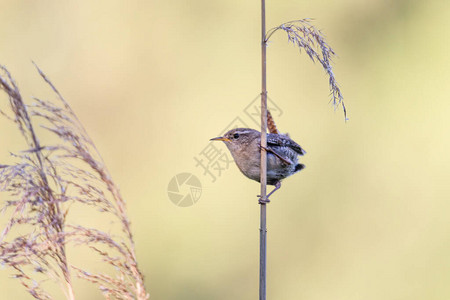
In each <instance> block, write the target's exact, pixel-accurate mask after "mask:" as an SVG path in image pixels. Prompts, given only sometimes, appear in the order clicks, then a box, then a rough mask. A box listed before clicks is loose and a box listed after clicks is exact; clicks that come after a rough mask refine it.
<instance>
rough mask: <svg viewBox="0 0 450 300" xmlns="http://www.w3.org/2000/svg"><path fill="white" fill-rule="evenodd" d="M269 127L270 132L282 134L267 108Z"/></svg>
mask: <svg viewBox="0 0 450 300" xmlns="http://www.w3.org/2000/svg"><path fill="white" fill-rule="evenodd" d="M267 129H268V130H269V133H276V134H280V132H279V131H278V129H277V125H276V124H275V121H274V120H273V118H272V114H271V113H270V111H269V110H267Z"/></svg>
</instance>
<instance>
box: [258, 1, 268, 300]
mask: <svg viewBox="0 0 450 300" xmlns="http://www.w3.org/2000/svg"><path fill="white" fill-rule="evenodd" d="M266 46H267V45H266V3H265V0H261V75H262V76H261V178H260V182H261V201H260V202H259V203H260V228H259V234H260V237H259V243H260V252H259V299H260V300H266V283H267V276H266V275H267V274H266V270H267V268H266V262H267V225H266V201H267V196H266V192H267V152H266V151H265V150H264V149H266V148H267V71H266V50H267V47H266Z"/></svg>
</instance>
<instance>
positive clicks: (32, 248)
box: [0, 66, 149, 300]
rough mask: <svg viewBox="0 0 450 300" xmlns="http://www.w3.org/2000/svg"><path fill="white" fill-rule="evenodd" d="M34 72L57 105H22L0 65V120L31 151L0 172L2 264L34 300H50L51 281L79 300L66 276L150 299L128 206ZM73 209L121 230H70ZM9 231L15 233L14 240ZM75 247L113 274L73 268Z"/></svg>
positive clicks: (76, 124)
mask: <svg viewBox="0 0 450 300" xmlns="http://www.w3.org/2000/svg"><path fill="white" fill-rule="evenodd" d="M36 68H37V70H38V72H39V74H40V75H41V77H42V78H43V79H44V80H45V82H46V83H47V84H48V85H49V86H50V88H51V89H52V91H53V92H54V93H55V94H56V98H57V101H54V102H50V101H45V100H41V99H38V98H34V100H35V101H34V102H33V103H32V104H31V105H27V104H25V103H24V101H23V98H22V96H21V94H20V91H19V88H18V86H17V85H16V83H15V82H14V80H13V78H12V76H11V75H10V73H9V72H8V70H7V69H6V68H5V67H3V66H0V71H1V74H0V89H1V90H3V91H4V92H5V93H6V95H7V96H8V98H9V108H10V111H9V112H8V111H0V113H1V114H2V115H3V116H5V117H7V118H8V119H10V120H12V121H13V122H14V123H15V124H16V125H17V128H18V129H19V131H20V133H21V134H22V136H23V138H24V139H25V141H26V143H27V147H28V149H26V150H25V151H22V152H20V153H17V154H13V158H14V159H15V161H16V162H15V163H14V164H11V165H5V164H2V165H0V192H4V193H6V194H7V195H8V196H9V197H10V199H9V200H7V201H6V202H5V203H2V205H3V206H2V209H1V211H2V213H3V215H5V214H6V213H7V212H8V213H9V215H10V218H9V221H8V222H7V225H6V226H5V228H4V229H3V232H2V233H1V235H0V262H1V263H2V264H3V265H5V266H9V267H11V268H12V269H13V270H14V273H15V274H14V277H15V278H17V279H19V280H20V282H21V283H22V285H23V286H24V287H25V288H26V289H27V290H28V292H29V293H30V294H31V295H32V296H33V297H34V298H36V299H55V296H54V295H51V294H50V293H49V292H48V291H47V290H46V289H45V288H44V287H43V282H44V281H48V279H51V280H54V281H56V282H58V283H59V284H60V285H61V288H62V290H63V292H64V294H65V296H66V298H67V299H71V300H73V299H76V298H75V295H76V292H75V291H74V290H73V284H72V277H71V273H75V274H76V275H77V276H78V277H80V278H84V279H86V280H87V281H90V282H92V283H95V284H96V285H97V286H98V288H99V289H100V291H101V292H102V293H103V295H104V297H105V298H106V299H139V300H143V299H148V297H149V296H148V294H147V292H146V290H145V287H144V279H143V276H142V274H141V272H140V270H139V268H138V266H137V260H136V255H135V246H134V242H133V236H132V233H131V229H130V222H129V220H128V217H127V214H126V208H125V201H124V199H123V198H122V196H121V194H120V192H119V189H118V187H117V186H116V184H115V183H114V182H113V180H112V179H111V175H110V174H109V172H108V170H107V168H106V166H105V164H104V162H103V160H102V158H101V157H100V155H99V153H98V151H97V149H96V148H95V145H94V143H93V142H92V140H91V139H90V138H89V136H88V134H87V133H86V131H85V129H84V128H83V126H82V125H81V123H80V121H79V120H78V118H77V117H76V115H75V114H74V112H73V111H72V109H71V108H70V107H69V105H68V103H67V102H66V101H65V100H64V98H63V97H62V96H61V94H60V93H59V92H58V90H57V89H56V88H55V86H54V85H53V84H52V83H51V82H50V80H49V79H48V78H47V77H46V76H45V75H44V73H42V71H41V70H40V69H39V68H38V67H37V66H36ZM35 121H38V122H39V123H38V124H39V125H40V128H43V129H40V130H46V131H48V132H50V133H52V134H53V136H54V137H55V138H56V140H57V142H56V143H55V144H51V143H49V144H47V143H46V142H44V143H41V142H40V140H39V139H38V135H37V130H36V128H35V127H34V125H33V124H34V122H35ZM72 205H80V206H81V207H82V208H83V210H96V211H100V212H101V213H102V214H103V215H105V216H106V215H107V216H108V218H109V219H110V220H111V221H113V222H114V223H115V224H119V227H120V230H119V232H118V233H111V232H109V231H108V233H107V232H103V231H101V230H98V229H96V228H89V227H85V226H82V225H80V224H76V223H74V224H72V223H70V222H69V221H68V216H69V215H70V209H71V206H72ZM12 229H20V230H17V231H15V232H19V233H14V234H13V233H12V232H11V230H12ZM80 246H86V247H88V248H89V249H91V251H92V252H93V253H96V254H98V255H99V258H100V260H101V261H103V262H104V263H105V264H106V265H108V266H110V267H111V270H112V271H114V272H115V275H110V274H104V273H94V272H93V273H91V272H89V271H88V270H87V268H88V266H74V265H72V264H70V263H69V261H68V258H67V255H66V252H67V249H68V247H80Z"/></svg>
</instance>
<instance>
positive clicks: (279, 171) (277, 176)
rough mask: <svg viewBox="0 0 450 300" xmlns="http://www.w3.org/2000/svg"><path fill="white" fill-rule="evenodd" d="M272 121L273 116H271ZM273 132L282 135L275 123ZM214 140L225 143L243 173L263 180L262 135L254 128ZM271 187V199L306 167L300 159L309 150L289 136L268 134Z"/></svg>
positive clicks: (268, 172)
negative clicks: (282, 186) (283, 184)
mask: <svg viewBox="0 0 450 300" xmlns="http://www.w3.org/2000/svg"><path fill="white" fill-rule="evenodd" d="M270 119H271V117H270ZM270 119H269V125H270V126H271V127H269V131H271V132H278V130H277V129H276V127H275V124H274V123H273V120H272V123H273V124H270ZM211 141H223V142H224V143H225V145H227V147H228V150H230V152H231V155H232V156H233V158H234V161H235V162H236V165H237V166H238V168H239V170H241V172H242V173H243V174H244V175H245V176H247V177H248V178H250V179H253V180H256V181H258V182H259V181H260V176H261V173H260V165H261V133H260V132H259V131H257V130H254V129H250V128H236V129H232V130H230V131H228V132H227V133H225V135H224V136H221V137H216V138H213V139H211ZM265 150H266V151H267V184H270V185H274V186H275V189H274V190H273V191H272V192H270V193H269V194H268V195H267V198H268V197H269V196H270V195H272V194H273V193H274V192H275V191H276V190H278V189H279V188H280V187H281V180H283V179H284V178H286V177H289V176H291V175H293V174H295V173H297V172H298V171H300V170H302V169H303V168H304V167H305V165H303V164H300V163H299V162H298V156H299V155H300V156H302V155H304V154H305V153H306V152H305V150H303V149H302V147H300V145H299V144H297V143H296V142H294V141H293V140H292V139H291V138H290V137H289V136H288V135H284V134H279V133H268V134H267V148H265Z"/></svg>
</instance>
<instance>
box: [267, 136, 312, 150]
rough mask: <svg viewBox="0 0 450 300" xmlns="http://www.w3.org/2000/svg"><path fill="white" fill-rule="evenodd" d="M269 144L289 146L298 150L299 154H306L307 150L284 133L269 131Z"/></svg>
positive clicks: (269, 145)
mask: <svg viewBox="0 0 450 300" xmlns="http://www.w3.org/2000/svg"><path fill="white" fill-rule="evenodd" d="M267 146H268V147H271V146H275V147H276V146H278V147H289V148H291V149H292V150H294V151H295V152H297V153H298V154H299V155H304V154H306V151H305V150H303V148H302V147H300V145H299V144H297V143H296V142H294V141H293V140H291V139H290V138H289V137H287V136H285V135H283V134H273V133H269V134H268V135H267Z"/></svg>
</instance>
